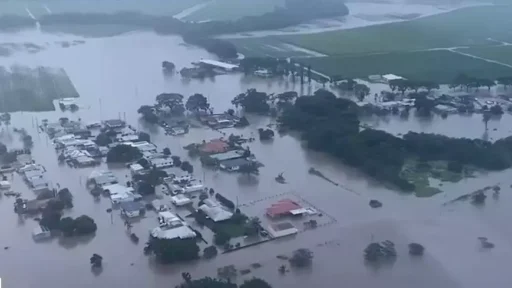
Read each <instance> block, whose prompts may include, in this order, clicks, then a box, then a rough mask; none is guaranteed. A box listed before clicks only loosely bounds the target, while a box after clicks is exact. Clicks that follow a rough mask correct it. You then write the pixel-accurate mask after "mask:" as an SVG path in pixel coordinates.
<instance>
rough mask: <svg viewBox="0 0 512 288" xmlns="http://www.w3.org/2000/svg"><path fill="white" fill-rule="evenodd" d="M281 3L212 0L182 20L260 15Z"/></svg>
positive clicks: (248, 0) (281, 4) (258, 0)
mask: <svg viewBox="0 0 512 288" xmlns="http://www.w3.org/2000/svg"><path fill="white" fill-rule="evenodd" d="M283 5H284V0H257V1H256V0H214V1H213V2H212V3H211V4H208V5H207V6H205V7H204V8H202V9H199V10H197V11H196V12H194V13H192V14H190V15H189V16H187V17H185V18H184V19H183V20H187V21H204V20H236V19H239V18H242V17H245V16H256V15H262V14H265V13H267V12H271V11H274V9H275V7H276V6H283Z"/></svg>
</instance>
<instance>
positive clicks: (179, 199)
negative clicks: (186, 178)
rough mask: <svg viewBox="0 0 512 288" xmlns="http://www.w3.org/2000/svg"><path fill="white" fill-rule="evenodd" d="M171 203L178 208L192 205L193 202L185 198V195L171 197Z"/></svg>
mask: <svg viewBox="0 0 512 288" xmlns="http://www.w3.org/2000/svg"><path fill="white" fill-rule="evenodd" d="M171 203H172V204H174V205H176V206H184V205H187V204H189V203H192V200H190V198H187V197H185V196H184V195H181V194H180V195H176V196H173V197H171Z"/></svg>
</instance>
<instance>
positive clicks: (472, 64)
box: [298, 50, 512, 83]
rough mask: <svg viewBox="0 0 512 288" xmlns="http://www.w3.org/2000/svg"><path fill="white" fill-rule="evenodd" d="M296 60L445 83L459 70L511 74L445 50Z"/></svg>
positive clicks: (341, 71)
mask: <svg viewBox="0 0 512 288" xmlns="http://www.w3.org/2000/svg"><path fill="white" fill-rule="evenodd" d="M298 60H299V62H301V63H304V64H305V65H311V68H312V69H313V70H316V71H318V72H321V73H324V74H326V75H331V76H333V75H341V76H343V77H348V78H366V77H367V76H368V75H375V74H379V75H383V74H388V73H393V74H397V75H401V76H403V77H406V78H408V79H417V80H430V81H434V82H437V83H448V82H449V81H451V80H452V79H453V78H454V77H455V76H456V75H457V74H459V73H461V72H464V73H467V74H468V75H472V76H474V77H481V78H489V79H496V78H498V77H501V76H508V75H512V68H509V67H505V66H502V65H499V64H495V63H489V62H486V61H483V60H480V59H475V58H471V57H467V56H464V55H460V54H457V53H453V52H450V51H446V50H438V51H423V52H396V53H389V54H372V55H364V56H333V57H315V58H302V59H298Z"/></svg>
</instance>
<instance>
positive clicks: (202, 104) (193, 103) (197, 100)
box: [185, 93, 210, 112]
mask: <svg viewBox="0 0 512 288" xmlns="http://www.w3.org/2000/svg"><path fill="white" fill-rule="evenodd" d="M185 108H187V110H189V111H191V112H197V111H207V110H208V109H210V103H208V99H206V97H204V96H203V94H198V93H196V94H194V95H192V96H190V97H188V99H187V103H185Z"/></svg>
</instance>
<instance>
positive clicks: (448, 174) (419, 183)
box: [400, 159, 474, 198]
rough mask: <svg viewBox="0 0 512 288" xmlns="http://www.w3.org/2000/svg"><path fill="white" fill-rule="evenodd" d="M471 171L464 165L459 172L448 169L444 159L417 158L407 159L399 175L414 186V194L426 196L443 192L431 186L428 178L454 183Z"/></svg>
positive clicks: (468, 174)
mask: <svg viewBox="0 0 512 288" xmlns="http://www.w3.org/2000/svg"><path fill="white" fill-rule="evenodd" d="M473 173H474V169H472V168H470V167H464V168H463V170H462V172H461V173H456V172H453V171H449V170H448V163H447V162H446V161H430V162H418V161H417V160H414V159H409V160H408V161H407V162H406V163H405V164H404V167H403V169H402V172H401V175H400V176H401V177H403V178H404V179H407V180H408V181H409V182H411V183H413V184H414V185H415V186H416V190H415V191H414V194H415V195H416V196H417V197H422V198H426V197H432V196H434V195H436V194H438V193H441V192H443V191H442V190H441V189H440V188H438V187H432V186H431V183H430V182H431V181H430V179H437V180H439V181H441V182H453V183H455V182H459V181H460V180H462V178H464V177H471V176H472V175H473Z"/></svg>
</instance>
